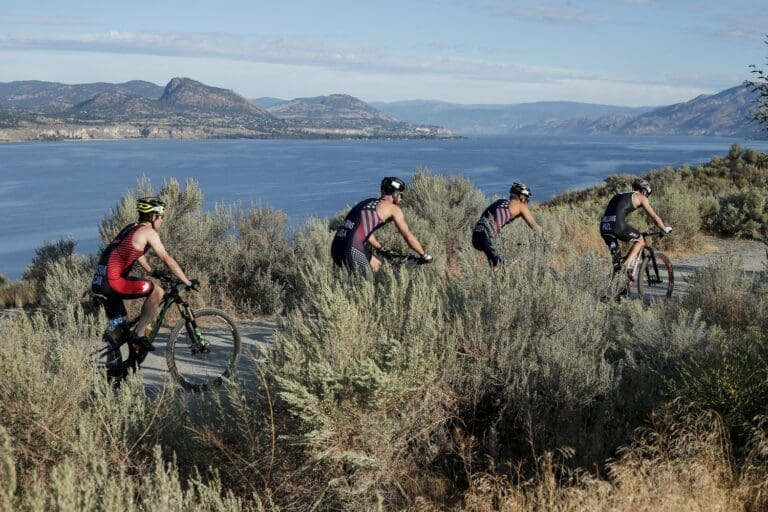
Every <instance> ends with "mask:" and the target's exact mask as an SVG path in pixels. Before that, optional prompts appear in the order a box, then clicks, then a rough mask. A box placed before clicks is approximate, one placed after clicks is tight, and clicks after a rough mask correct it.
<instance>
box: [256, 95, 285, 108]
mask: <svg viewBox="0 0 768 512" xmlns="http://www.w3.org/2000/svg"><path fill="white" fill-rule="evenodd" d="M286 101H288V100H283V99H280V98H272V97H271V96H263V97H261V98H253V99H252V100H251V103H253V104H254V105H256V106H257V107H259V108H264V109H267V108H269V107H274V106H275V105H277V104H278V103H284V102H286Z"/></svg>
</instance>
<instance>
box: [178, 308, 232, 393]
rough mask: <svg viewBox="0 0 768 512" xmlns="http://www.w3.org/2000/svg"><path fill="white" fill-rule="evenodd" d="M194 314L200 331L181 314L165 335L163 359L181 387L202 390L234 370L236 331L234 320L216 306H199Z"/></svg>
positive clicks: (215, 383) (219, 381) (213, 384)
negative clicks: (206, 307)
mask: <svg viewBox="0 0 768 512" xmlns="http://www.w3.org/2000/svg"><path fill="white" fill-rule="evenodd" d="M194 316H195V321H196V322H197V327H198V328H199V333H200V334H199V335H198V334H196V333H195V331H194V329H193V328H192V326H191V324H190V323H188V322H187V321H186V320H185V319H184V318H182V319H181V320H179V321H178V322H177V323H176V325H175V326H174V327H173V330H172V331H171V334H170V335H169V337H168V346H167V347H166V349H165V359H166V361H167V362H168V370H169V371H170V372H171V375H173V378H174V379H176V381H177V382H178V383H179V384H181V386H182V387H183V388H184V389H186V390H189V391H204V390H206V389H208V388H209V387H211V386H218V385H220V384H221V383H222V381H223V379H224V377H227V376H229V375H230V374H232V373H234V371H235V366H236V365H237V360H238V358H239V356H240V333H239V332H238V330H237V326H236V325H235V322H234V321H233V320H232V319H231V318H229V317H228V316H227V315H226V314H225V313H224V312H223V311H220V310H218V309H210V308H208V309H199V310H197V311H195V312H194ZM201 339H202V341H203V343H204V346H203V345H201V343H200V340H201Z"/></svg>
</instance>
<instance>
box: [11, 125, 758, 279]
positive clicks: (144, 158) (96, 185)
mask: <svg viewBox="0 0 768 512" xmlns="http://www.w3.org/2000/svg"><path fill="white" fill-rule="evenodd" d="M734 143H738V144H741V145H742V146H745V147H753V148H756V149H760V150H763V151H768V141H745V140H739V139H729V138H712V137H554V136H553V137H477V138H470V139H460V140H434V141H433V140H375V141H363V140H359V141H358V140H354V141H352V140H332V141H327V140H317V141H315V140H313V141H295V140H196V141H183V140H171V141H166V140H129V141H93V142H82V141H73V142H50V143H49V142H32V143H12V144H0V218H1V219H3V222H2V224H0V274H4V275H5V276H6V277H9V278H12V279H16V278H18V277H20V276H21V274H22V273H23V271H24V269H25V268H26V267H27V265H29V263H30V262H31V259H32V257H33V256H34V252H35V249H36V248H37V247H40V245H42V244H43V242H45V241H55V240H58V239H59V238H61V237H72V238H74V239H75V240H77V241H78V245H77V252H79V253H83V254H91V253H95V252H96V251H98V249H99V245H100V242H99V240H98V225H99V222H100V221H101V219H102V218H103V217H104V216H105V215H106V214H107V213H108V212H109V210H110V209H111V208H112V207H114V206H115V205H116V204H117V203H118V201H119V200H120V197H121V196H122V195H124V194H125V193H126V192H128V191H129V190H132V189H134V188H135V187H136V182H137V179H138V178H139V177H141V176H146V177H148V178H149V179H150V180H151V181H152V184H153V186H154V187H155V188H159V187H160V186H161V185H162V183H163V180H165V179H168V178H172V177H175V178H177V179H179V181H180V182H182V183H183V182H184V180H185V179H186V178H194V179H196V180H197V181H198V182H199V183H200V186H201V188H202V190H203V193H204V194H205V204H204V207H205V208H212V207H213V206H214V205H215V204H217V203H219V204H221V203H224V204H233V203H237V202H241V203H243V204H245V205H249V204H250V203H251V202H258V203H260V204H261V205H263V206H272V207H275V208H278V209H280V210H283V211H285V212H286V213H288V215H289V216H290V218H291V222H292V224H293V225H294V226H298V225H300V223H301V222H302V220H303V219H305V218H306V217H307V216H317V217H325V216H329V215H331V214H333V213H335V212H337V211H339V210H340V209H342V208H343V207H344V206H346V205H351V204H354V203H355V202H357V201H359V200H360V199H363V198H365V197H370V196H374V195H377V194H378V188H379V183H380V181H381V178H382V177H383V176H390V175H392V176H400V177H403V178H408V177H410V176H411V175H412V174H413V172H414V171H415V170H416V169H417V168H419V167H426V168H428V169H430V170H431V171H432V172H433V173H436V174H455V175H461V176H464V177H466V178H468V179H469V180H471V181H472V182H473V183H474V184H475V185H476V186H477V187H478V188H480V189H481V190H482V191H483V192H485V193H486V194H488V195H489V196H490V195H505V194H506V193H507V191H508V190H509V185H510V183H511V182H513V181H523V182H525V183H526V184H528V185H529V186H530V187H531V188H532V189H533V194H534V201H543V200H545V199H547V198H549V197H551V196H552V195H554V194H557V193H559V192H562V191H565V190H569V189H575V188H583V187H587V186H591V185H595V184H597V183H600V182H602V180H603V179H604V178H605V177H606V176H608V175H609V174H616V173H620V172H626V173H644V172H646V171H648V170H650V169H655V168H660V167H665V166H679V165H682V164H683V163H691V164H696V163H701V162H705V161H707V160H709V159H710V158H712V157H713V156H716V155H718V156H722V155H725V154H726V153H727V152H728V149H729V147H730V145H731V144H734ZM479 213H480V212H478V214H479Z"/></svg>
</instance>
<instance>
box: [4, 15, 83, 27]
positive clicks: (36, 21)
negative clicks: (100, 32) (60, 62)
mask: <svg viewBox="0 0 768 512" xmlns="http://www.w3.org/2000/svg"><path fill="white" fill-rule="evenodd" d="M0 25H21V26H25V25H40V26H60V27H61V26H65V27H67V26H69V27H78V26H87V25H91V23H90V22H86V21H85V20H80V19H76V18H54V17H47V16H7V15H6V16H3V15H0Z"/></svg>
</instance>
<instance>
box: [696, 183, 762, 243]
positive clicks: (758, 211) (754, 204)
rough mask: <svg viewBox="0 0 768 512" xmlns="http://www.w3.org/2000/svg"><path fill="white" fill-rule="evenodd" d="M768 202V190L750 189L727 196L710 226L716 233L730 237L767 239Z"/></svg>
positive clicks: (724, 197)
mask: <svg viewBox="0 0 768 512" xmlns="http://www.w3.org/2000/svg"><path fill="white" fill-rule="evenodd" d="M767 200H768V191H766V190H759V189H748V190H742V191H738V192H733V193H731V194H727V195H725V196H723V197H722V198H721V199H720V205H719V208H718V211H717V213H716V214H715V217H714V219H712V220H711V221H710V225H711V226H712V227H713V229H714V230H715V231H717V232H719V233H722V234H724V235H728V236H735V237H738V238H757V239H763V238H766V237H767V236H768V228H766V222H768V205H767V204H766V201H767Z"/></svg>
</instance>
